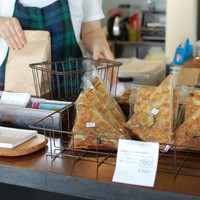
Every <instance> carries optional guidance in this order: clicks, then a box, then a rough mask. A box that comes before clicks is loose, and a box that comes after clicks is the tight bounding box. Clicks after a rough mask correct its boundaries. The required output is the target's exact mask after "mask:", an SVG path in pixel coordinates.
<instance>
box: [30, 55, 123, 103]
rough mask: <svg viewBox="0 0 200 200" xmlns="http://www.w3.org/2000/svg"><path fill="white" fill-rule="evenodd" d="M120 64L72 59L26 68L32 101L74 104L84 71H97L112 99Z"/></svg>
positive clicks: (34, 64) (42, 63)
mask: <svg viewBox="0 0 200 200" xmlns="http://www.w3.org/2000/svg"><path fill="white" fill-rule="evenodd" d="M121 65H122V63H121V62H115V61H110V60H93V59H92V58H76V59H69V60H67V61H60V62H51V63H49V62H41V63H33V64H30V68H31V69H32V73H33V79H34V84H35V91H36V97H40V98H41V97H42V98H46V99H51V100H60V101H75V100H76V99H77V97H78V95H79V94H80V92H81V87H80V86H81V82H82V79H81V78H82V76H83V75H84V73H85V72H86V71H92V70H94V69H95V70H97V72H98V74H99V75H100V77H101V78H102V80H103V81H104V83H105V84H106V85H107V87H108V88H109V90H110V91H112V94H113V96H115V95H116V88H117V82H116V81H114V79H116V77H117V76H118V71H119V67H120V66H121Z"/></svg>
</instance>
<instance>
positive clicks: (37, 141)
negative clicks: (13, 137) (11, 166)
mask: <svg viewBox="0 0 200 200" xmlns="http://www.w3.org/2000/svg"><path fill="white" fill-rule="evenodd" d="M47 141H48V139H47V138H45V137H44V135H42V134H37V135H36V136H35V137H33V138H31V139H30V140H28V141H26V142H24V143H23V144H21V145H19V146H17V147H15V148H13V149H9V148H0V156H8V157H13V156H23V155H27V154H30V153H33V152H35V151H38V150H39V149H41V148H43V147H45V145H46V144H47Z"/></svg>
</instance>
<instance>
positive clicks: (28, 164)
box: [0, 143, 200, 200]
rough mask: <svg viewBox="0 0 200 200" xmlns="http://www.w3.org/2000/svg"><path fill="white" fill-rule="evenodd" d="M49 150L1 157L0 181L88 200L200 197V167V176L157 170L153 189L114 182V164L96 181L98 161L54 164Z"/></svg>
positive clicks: (103, 167) (100, 171) (103, 169)
mask: <svg viewBox="0 0 200 200" xmlns="http://www.w3.org/2000/svg"><path fill="white" fill-rule="evenodd" d="M48 145H49V143H48ZM49 151H50V148H49V146H47V148H43V149H41V150H39V151H37V152H35V153H32V154H29V155H26V156H20V157H0V182H1V183H8V184H13V185H18V186H24V187H29V188H35V189H40V190H44V191H52V192H56V193H60V194H66V195H72V196H76V197H84V198H89V199H113V200H116V199H127V200H128V199H133V198H134V199H141V200H144V199H148V200H149V199H169V198H171V199H173V200H174V199H177V200H178V199H182V200H184V199H199V196H200V190H199V188H200V175H199V171H200V169H199V168H198V169H197V170H199V171H197V173H198V176H196V175H188V174H185V175H184V173H183V174H181V173H180V174H178V175H177V176H176V177H175V175H174V173H171V172H169V171H166V172H165V170H158V172H157V176H156V182H155V186H154V188H145V187H138V186H134V185H126V184H118V183H112V176H113V173H114V169H115V165H112V164H102V165H101V166H100V167H99V168H98V180H97V179H96V178H97V165H96V162H93V161H86V160H79V161H78V162H76V163H74V162H73V159H72V158H69V157H62V158H56V159H55V160H54V161H52V158H51V157H50V156H47V154H48V152H49ZM198 156H199V155H198ZM195 162H196V161H195ZM197 162H198V163H199V160H197ZM198 163H197V164H198ZM162 165H163V164H162V162H161V164H160V169H162ZM164 165H165V163H164Z"/></svg>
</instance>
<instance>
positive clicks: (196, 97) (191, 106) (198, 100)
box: [185, 88, 200, 120]
mask: <svg viewBox="0 0 200 200" xmlns="http://www.w3.org/2000/svg"><path fill="white" fill-rule="evenodd" d="M199 107H200V89H195V88H191V89H190V93H189V97H188V99H187V103H186V108H185V120H187V119H189V118H190V116H191V115H192V114H193V113H194V112H195V111H196V110H197V109H198V108H199Z"/></svg>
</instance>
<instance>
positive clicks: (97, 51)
mask: <svg viewBox="0 0 200 200" xmlns="http://www.w3.org/2000/svg"><path fill="white" fill-rule="evenodd" d="M102 44H103V42H102ZM93 59H94V60H99V59H105V60H108V64H107V65H109V61H114V56H113V53H112V51H111V50H110V48H109V46H108V45H107V44H105V46H95V47H94V52H93ZM105 67H106V66H105ZM106 72H107V77H108V81H109V82H110V83H112V84H116V83H117V73H118V68H117V67H116V66H114V67H110V68H108V70H107V71H106Z"/></svg>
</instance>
